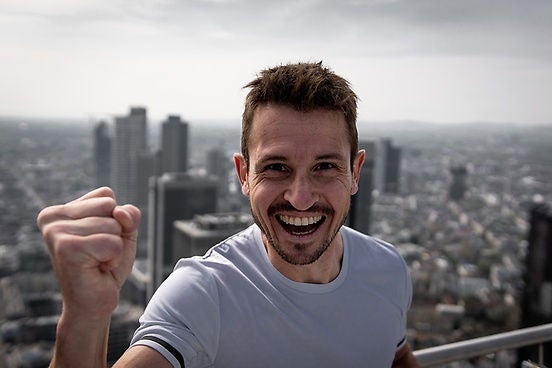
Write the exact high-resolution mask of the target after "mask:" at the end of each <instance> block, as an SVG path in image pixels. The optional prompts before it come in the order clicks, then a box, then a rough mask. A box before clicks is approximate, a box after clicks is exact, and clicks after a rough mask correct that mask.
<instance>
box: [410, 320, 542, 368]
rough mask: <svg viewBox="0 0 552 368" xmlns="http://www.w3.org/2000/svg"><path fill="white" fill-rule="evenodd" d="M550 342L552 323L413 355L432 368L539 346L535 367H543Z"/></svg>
mask: <svg viewBox="0 0 552 368" xmlns="http://www.w3.org/2000/svg"><path fill="white" fill-rule="evenodd" d="M549 341H552V323H549V324H545V325H540V326H536V327H529V328H522V329H519V330H515V331H510V332H504V333H499V334H496V335H489V336H485V337H479V338H476V339H471V340H465V341H459V342H455V343H451V344H445V345H441V346H435V347H431V348H427V349H421V350H417V351H415V352H414V356H415V357H416V360H417V361H418V364H419V365H420V366H421V367H434V366H437V365H441V364H446V363H451V362H457V361H462V360H467V359H471V358H476V357H481V356H484V355H487V354H491V353H496V352H499V351H504V350H511V349H517V348H521V347H524V346H532V345H538V346H539V360H540V361H539V362H538V363H539V364H543V355H544V347H543V344H544V343H545V342H549Z"/></svg>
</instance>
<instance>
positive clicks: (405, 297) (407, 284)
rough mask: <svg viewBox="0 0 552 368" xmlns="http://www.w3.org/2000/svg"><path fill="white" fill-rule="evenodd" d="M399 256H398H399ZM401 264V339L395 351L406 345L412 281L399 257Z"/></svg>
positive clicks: (404, 263) (408, 271)
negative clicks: (402, 273) (402, 282)
mask: <svg viewBox="0 0 552 368" xmlns="http://www.w3.org/2000/svg"><path fill="white" fill-rule="evenodd" d="M399 256H400V255H399ZM401 261H402V262H401V264H402V267H403V271H404V284H403V288H402V290H403V294H402V296H401V300H402V302H403V303H402V321H401V324H402V331H403V334H402V337H401V339H400V340H399V341H398V343H397V350H399V349H401V348H402V347H403V346H404V345H405V344H406V343H407V338H406V330H407V329H406V327H407V315H408V310H409V309H410V305H411V304H412V279H411V277H410V270H409V269H408V266H407V264H406V262H405V261H404V260H403V259H402V257H401Z"/></svg>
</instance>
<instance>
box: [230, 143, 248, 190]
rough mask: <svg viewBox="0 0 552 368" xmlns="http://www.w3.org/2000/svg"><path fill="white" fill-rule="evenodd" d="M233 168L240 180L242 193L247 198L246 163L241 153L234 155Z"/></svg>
mask: <svg viewBox="0 0 552 368" xmlns="http://www.w3.org/2000/svg"><path fill="white" fill-rule="evenodd" d="M234 166H235V168H236V174H237V175H238V179H239V180H240V184H241V189H242V193H243V194H244V195H245V196H247V197H249V181H248V180H247V162H246V161H245V157H243V155H242V154H241V153H234Z"/></svg>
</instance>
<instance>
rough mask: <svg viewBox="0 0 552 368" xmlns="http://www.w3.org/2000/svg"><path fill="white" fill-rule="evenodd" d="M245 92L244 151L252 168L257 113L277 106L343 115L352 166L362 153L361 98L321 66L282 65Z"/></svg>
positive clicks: (344, 82)
mask: <svg viewBox="0 0 552 368" xmlns="http://www.w3.org/2000/svg"><path fill="white" fill-rule="evenodd" d="M243 88H251V90H250V91H249V93H248V94H247V97H246V98H245V109H244V111H243V115H242V136H241V151H242V155H243V157H244V158H245V161H246V163H247V166H248V167H249V152H248V140H249V135H250V133H251V126H252V124H253V115H254V113H255V109H256V108H257V107H259V106H261V105H265V104H269V103H273V104H279V105H285V106H289V107H292V108H294V109H296V110H297V111H302V112H308V111H312V110H315V109H329V110H336V111H341V112H342V113H343V115H344V116H345V121H346V123H347V130H348V133H349V141H350V143H351V165H352V164H353V161H354V159H355V157H356V154H357V150H358V131H357V128H356V119H357V99H358V98H357V95H356V94H355V93H354V92H353V90H352V89H351V86H350V84H349V82H348V81H347V80H345V79H344V78H342V77H340V76H338V75H337V74H335V73H334V72H333V71H331V70H330V69H329V68H326V67H324V66H323V65H322V62H318V63H297V64H287V65H280V66H277V67H274V68H269V69H265V70H262V71H261V72H260V73H259V74H258V75H257V78H256V79H255V80H253V81H251V82H249V83H248V84H247V85H245V86H244V87H243Z"/></svg>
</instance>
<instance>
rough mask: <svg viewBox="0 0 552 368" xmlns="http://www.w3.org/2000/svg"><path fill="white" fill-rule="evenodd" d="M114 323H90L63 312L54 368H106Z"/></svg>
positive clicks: (59, 322)
mask: <svg viewBox="0 0 552 368" xmlns="http://www.w3.org/2000/svg"><path fill="white" fill-rule="evenodd" d="M110 322H111V317H109V318H105V319H104V320H88V319H86V318H78V317H77V316H72V315H71V314H70V313H62V314H61V317H60V319H59V321H58V325H57V330H56V345H55V349H54V356H53V358H52V362H51V364H50V368H63V367H82V368H100V367H101V368H104V367H106V366H107V342H108V337H109V326H110Z"/></svg>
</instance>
